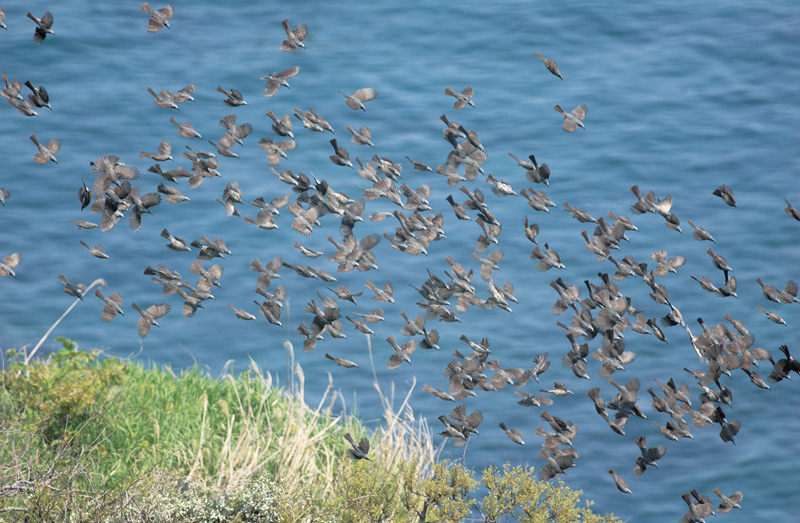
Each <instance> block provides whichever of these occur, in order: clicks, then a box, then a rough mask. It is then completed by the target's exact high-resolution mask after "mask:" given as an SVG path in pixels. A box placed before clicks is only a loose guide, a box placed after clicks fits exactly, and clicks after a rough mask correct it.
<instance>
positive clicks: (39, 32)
mask: <svg viewBox="0 0 800 523" xmlns="http://www.w3.org/2000/svg"><path fill="white" fill-rule="evenodd" d="M28 18H30V19H31V20H33V21H34V22H36V25H37V26H38V27H36V31H35V32H34V33H33V43H35V44H36V45H41V44H42V42H44V39H45V37H46V36H47V35H49V34H51V35H54V34H55V33H54V32H53V13H51V12H50V11H47V12H46V13H45V14H43V15H42V17H41V18H36V17H35V16H33V15H32V14H31V13H28Z"/></svg>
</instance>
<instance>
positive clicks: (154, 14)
mask: <svg viewBox="0 0 800 523" xmlns="http://www.w3.org/2000/svg"><path fill="white" fill-rule="evenodd" d="M139 9H141V10H142V11H144V12H145V13H147V14H149V15H150V21H149V22H148V23H147V32H148V33H157V32H159V31H160V30H161V28H162V27H166V28H167V29H172V28H171V27H170V25H169V19H170V18H172V16H173V15H174V14H175V8H174V7H172V6H171V5H166V6H164V7H162V8H161V9H159V10H158V11H156V10H154V9H153V8H152V7H150V4H148V3H147V2H145V3H143V4H142V5H140V6H139Z"/></svg>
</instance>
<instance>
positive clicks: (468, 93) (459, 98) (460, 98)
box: [444, 86, 475, 111]
mask: <svg viewBox="0 0 800 523" xmlns="http://www.w3.org/2000/svg"><path fill="white" fill-rule="evenodd" d="M444 94H446V95H448V96H453V97H455V99H456V103H455V104H453V110H455V111H458V110H459V109H463V108H464V107H466V106H467V105H471V106H472V107H475V104H474V103H473V101H472V95H473V94H474V91H473V90H472V87H470V86H467V87H465V88H464V90H463V91H461V92H460V93H459V92H458V91H456V90H455V89H453V88H452V87H447V88H446V89H445V90H444Z"/></svg>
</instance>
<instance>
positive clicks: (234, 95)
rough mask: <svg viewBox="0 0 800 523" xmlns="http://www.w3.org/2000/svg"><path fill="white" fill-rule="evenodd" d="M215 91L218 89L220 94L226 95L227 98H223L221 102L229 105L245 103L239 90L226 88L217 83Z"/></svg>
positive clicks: (234, 105)
mask: <svg viewBox="0 0 800 523" xmlns="http://www.w3.org/2000/svg"><path fill="white" fill-rule="evenodd" d="M217 91H219V92H221V93H222V94H224V95H225V96H227V98H225V99H224V100H223V102H225V103H226V104H228V105H230V106H231V107H238V106H240V105H247V102H245V100H244V96H243V95H242V93H241V92H240V91H237V90H236V89H230V90H228V89H225V88H224V87H222V86H221V85H218V86H217Z"/></svg>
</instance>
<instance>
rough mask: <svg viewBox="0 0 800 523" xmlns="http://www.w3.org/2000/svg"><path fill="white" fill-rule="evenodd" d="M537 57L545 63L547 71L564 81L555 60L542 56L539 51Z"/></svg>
mask: <svg viewBox="0 0 800 523" xmlns="http://www.w3.org/2000/svg"><path fill="white" fill-rule="evenodd" d="M536 57H537V58H539V60H541V61H542V62H544V66H545V67H547V70H548V71H550V72H551V73H553V75H554V76H558V77H559V78H561V79H562V80H563V79H564V78H563V77H562V76H561V71H559V70H558V65H556V62H555V61H554V60H551V59H550V58H544V57H543V56H542V53H540V52H539V51H536Z"/></svg>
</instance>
